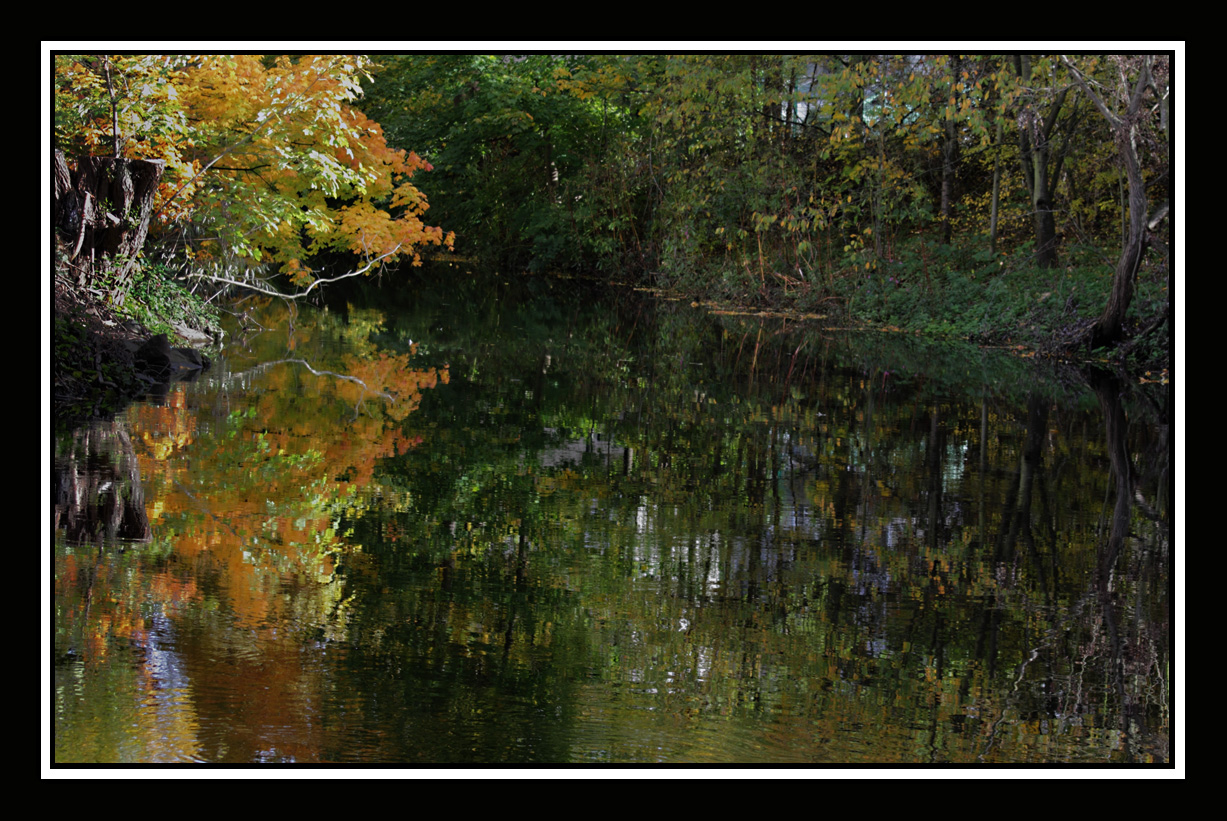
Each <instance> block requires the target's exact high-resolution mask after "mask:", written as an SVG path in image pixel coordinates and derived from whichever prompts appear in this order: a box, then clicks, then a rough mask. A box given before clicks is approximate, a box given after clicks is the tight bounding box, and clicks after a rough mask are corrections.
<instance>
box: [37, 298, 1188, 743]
mask: <svg viewBox="0 0 1227 821" xmlns="http://www.w3.org/2000/svg"><path fill="white" fill-rule="evenodd" d="M432 282H433V284H432ZM253 307H254V308H255V309H254V310H253V311H252V312H251V314H250V316H249V318H248V320H246V323H245V324H246V330H243V329H241V327H240V326H239V324H238V323H237V322H236V323H235V325H234V326H233V327H232V328H231V329H230V331H231V332H230V336H229V337H228V340H227V345H226V347H225V349H224V350H223V351H222V352H221V355H220V356H219V362H218V364H217V365H216V366H215V368H214V369H213V370H212V371H210V372H209V373H207V374H206V375H205V377H203V378H202V379H201V380H200V381H199V382H197V383H194V384H180V385H176V386H173V387H171V389H170V390H169V392H167V393H166V395H165V396H163V397H161V398H160V399H158V400H157V401H151V402H148V403H143V404H139V405H136V406H133V407H131V408H129V409H128V410H127V412H126V413H124V414H123V415H122V416H120V417H119V418H116V419H114V420H111V421H107V422H105V423H101V424H96V425H93V426H91V427H88V428H84V429H79V430H76V431H73V432H64V433H61V434H58V435H57V438H56V442H55V471H54V472H55V482H54V485H55V494H56V497H55V499H54V500H53V501H54V502H55V509H54V511H53V513H54V520H55V524H56V536H55V544H54V549H53V574H54V595H53V623H52V625H51V631H52V650H51V652H52V667H53V671H52V689H53V697H52V716H51V719H52V725H53V726H52V731H53V733H54V737H53V741H54V760H55V761H56V762H59V763H68V762H162V761H166V762H169V761H205V762H218V763H249V762H336V763H370V764H376V763H404V764H437V765H443V764H453V765H457V764H459V765H463V764H478V763H482V764H518V763H536V764H563V763H584V762H591V763H615V764H621V763H654V762H662V763H720V764H750V763H770V764H781V765H784V764H827V765H838V764H896V763H908V764H927V763H966V764H980V763H985V764H1003V763H1004V764H1021V763H1029V764H1037V763H1038V764H1052V763H1066V762H1078V763H1096V764H1127V763H1158V764H1162V763H1168V762H1169V759H1170V752H1169V740H1170V737H1171V723H1172V713H1171V708H1172V648H1171V644H1170V632H1171V625H1172V618H1173V602H1172V599H1171V595H1170V590H1171V567H1172V543H1171V537H1170V522H1171V515H1172V513H1171V508H1172V500H1171V498H1170V497H1171V488H1172V481H1173V480H1172V475H1171V473H1172V466H1171V462H1170V451H1171V447H1170V443H1169V437H1170V435H1171V434H1170V430H1171V425H1170V421H1169V418H1170V396H1169V393H1168V392H1167V387H1166V386H1162V385H1147V384H1140V385H1139V384H1121V383H1118V382H1116V381H1115V380H1113V379H1110V378H1108V377H1084V376H1083V375H1081V374H1069V373H1061V372H1056V371H1051V370H1050V369H1045V368H1044V367H1042V366H1040V365H1038V364H1036V363H1034V362H1032V361H1029V360H1025V359H1020V358H1017V357H1007V356H1004V355H1002V354H1000V353H998V352H985V351H977V350H975V349H968V348H964V347H957V346H942V345H922V344H920V343H918V342H917V341H915V340H913V339H910V338H904V337H901V336H900V335H897V334H886V333H849V332H844V331H838V330H824V329H823V327H822V324H821V322H819V321H807V322H797V321H788V320H784V319H781V318H772V317H761V316H750V315H745V316H739V315H733V314H717V315H713V314H711V313H709V312H707V311H705V310H703V309H700V308H696V307H692V306H689V305H684V304H680V303H676V302H667V301H660V300H654V299H651V298H648V297H645V296H643V295H640V294H636V293H632V292H625V291H622V292H613V293H607V292H600V291H597V290H593V289H589V288H586V287H582V286H579V285H576V284H574V283H560V282H551V281H547V280H541V279H534V280H528V281H515V282H501V281H497V280H496V281H494V282H491V281H487V280H484V279H478V278H474V277H469V276H460V275H451V276H445V277H439V276H435V277H433V280H432V278H431V277H430V276H429V275H426V274H422V275H418V276H417V278H416V280H415V281H414V282H413V284H412V286H411V287H406V288H403V289H401V290H400V291H399V292H398V293H396V294H393V293H392V292H390V291H389V290H387V289H384V290H382V291H371V292H369V293H368V295H367V296H365V297H360V296H356V297H354V298H353V301H351V302H350V303H349V304H348V305H347V306H344V307H343V308H342V309H341V310H336V309H334V310H331V311H316V310H312V309H306V308H302V309H300V310H299V311H297V312H296V313H293V314H291V313H287V311H286V309H285V308H284V307H283V306H281V305H279V304H271V305H263V306H255V304H254V303H251V302H248V303H245V305H244V308H253ZM1124 477H1128V478H1124Z"/></svg>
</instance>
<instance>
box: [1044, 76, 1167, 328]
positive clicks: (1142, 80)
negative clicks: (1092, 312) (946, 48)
mask: <svg viewBox="0 0 1227 821" xmlns="http://www.w3.org/2000/svg"><path fill="white" fill-rule="evenodd" d="M1154 60H1155V58H1154V56H1153V55H1145V56H1144V57H1142V58H1141V62H1140V64H1139V65H1138V66H1137V71H1138V76H1137V80H1136V82H1135V83H1134V84H1133V87H1132V89H1125V92H1126V95H1125V96H1127V99H1120V100H1117V101H1116V102H1117V103H1118V104H1120V105H1121V106H1122V108H1123V112H1122V113H1118V112H1117V111H1115V110H1113V109H1112V108H1111V107H1109V105H1108V103H1107V102H1106V101H1105V100H1103V99H1102V98H1101V97H1100V96H1099V95H1098V94H1097V93H1096V92H1095V90H1094V89H1093V88H1092V87H1091V85H1090V84H1089V83H1088V82H1087V81H1086V78H1084V77H1083V76H1082V72H1080V71H1079V70H1078V69H1077V68H1076V67H1075V66H1074V65H1073V64H1072V63H1070V61H1069V59H1068V58H1066V57H1062V58H1061V62H1062V63H1064V64H1065V66H1066V67H1067V68H1068V69H1069V71H1070V73H1071V74H1072V75H1073V77H1074V80H1075V82H1077V83H1078V85H1079V86H1080V87H1081V88H1082V90H1083V92H1084V93H1085V94H1086V95H1087V97H1089V98H1090V100H1091V102H1092V103H1094V104H1095V107H1096V108H1098V109H1099V112H1100V113H1101V114H1102V115H1103V116H1104V119H1106V120H1107V121H1108V123H1109V124H1110V125H1111V126H1112V131H1113V132H1114V134H1115V137H1116V147H1117V153H1118V154H1119V155H1120V159H1121V165H1123V166H1124V167H1125V177H1126V180H1127V182H1128V184H1129V230H1128V236H1127V239H1126V241H1125V244H1124V248H1123V250H1122V251H1121V256H1120V260H1119V261H1118V262H1117V263H1116V271H1115V273H1114V274H1113V276H1112V293H1111V294H1110V295H1109V297H1108V304H1107V305H1105V306H1104V309H1103V313H1102V314H1100V316H1099V319H1098V320H1097V321H1096V322H1095V325H1094V327H1093V328H1091V333H1090V343H1091V347H1092V348H1096V347H1102V346H1104V345H1113V344H1116V343H1117V342H1119V341H1120V339H1121V337H1122V336H1124V330H1125V317H1126V315H1127V314H1128V312H1129V303H1130V302H1131V301H1132V300H1133V286H1134V281H1135V279H1136V277H1137V272H1138V267H1139V266H1140V265H1141V263H1142V255H1143V254H1144V253H1145V252H1146V246H1147V243H1148V242H1149V240H1150V232H1151V231H1152V230H1154V229H1155V228H1156V227H1157V226H1158V224H1159V223H1160V222H1161V221H1162V220H1163V219H1164V217H1166V216H1167V210H1168V206H1167V204H1166V203H1165V204H1164V205H1162V206H1160V207H1159V208H1158V209H1157V210H1156V211H1155V214H1154V216H1153V217H1148V216H1147V208H1148V203H1147V197H1146V183H1145V180H1144V179H1143V178H1142V164H1141V160H1140V159H1139V156H1138V150H1139V149H1138V143H1139V142H1140V141H1141V135H1140V134H1139V129H1140V128H1141V127H1142V121H1141V117H1140V116H1139V113H1140V111H1141V107H1142V100H1143V97H1144V96H1145V93H1146V89H1147V88H1150V87H1151V83H1152V76H1151V68H1152V65H1153V63H1154ZM1124 65H1125V64H1124V62H1123V61H1122V68H1123V67H1124ZM1123 74H1124V71H1122V75H1123Z"/></svg>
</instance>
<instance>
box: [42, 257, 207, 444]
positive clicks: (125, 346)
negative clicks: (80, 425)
mask: <svg viewBox="0 0 1227 821" xmlns="http://www.w3.org/2000/svg"><path fill="white" fill-rule="evenodd" d="M52 289H53V291H52V322H51V347H50V360H51V412H52V422H53V425H54V426H55V427H56V428H57V429H60V428H65V427H71V426H73V425H74V424H76V423H77V422H79V421H82V420H84V419H89V418H99V417H103V416H107V415H110V414H113V413H116V412H118V411H119V410H121V409H122V408H123V407H124V406H125V405H127V404H128V403H130V402H131V401H133V400H134V399H136V398H138V397H140V396H143V395H144V394H146V393H148V392H149V390H150V387H151V386H153V385H155V384H158V383H159V382H161V381H165V379H166V378H167V377H166V374H165V373H164V372H162V373H159V372H158V371H159V370H160V369H159V367H158V365H157V364H155V363H153V362H151V361H150V360H149V359H148V358H146V357H138V351H139V349H140V348H141V346H142V345H143V344H145V343H146V342H148V341H149V340H150V339H152V338H154V337H156V336H157V335H158V334H159V333H166V334H167V336H168V342H169V343H170V344H172V345H174V346H186V347H189V348H198V347H206V346H207V345H210V344H212V339H211V337H210V335H209V333H208V331H206V330H204V329H208V328H211V318H210V317H207V316H197V317H184V316H182V315H180V316H178V317H173V318H172V317H169V316H161V317H158V318H157V319H158V321H156V322H154V323H150V324H153V325H155V327H153V328H151V327H149V326H148V325H147V324H145V323H142V322H139V321H137V320H135V319H133V318H131V317H130V316H125V315H123V314H121V313H120V312H119V311H116V310H115V309H114V308H112V307H111V306H109V305H107V304H106V303H105V302H103V301H101V300H99V299H97V298H95V297H94V296H93V295H92V294H90V293H89V292H88V291H86V290H84V289H81V288H78V287H75V286H74V284H73V283H72V282H71V281H70V280H69V279H68V278H67V277H63V276H58V275H57V276H53V277H52ZM193 326H196V327H193ZM161 370H163V371H164V369H161Z"/></svg>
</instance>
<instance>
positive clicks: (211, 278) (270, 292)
mask: <svg viewBox="0 0 1227 821" xmlns="http://www.w3.org/2000/svg"><path fill="white" fill-rule="evenodd" d="M400 246H401V243H397V244H396V247H395V248H393V249H392V250H391V251H388V252H387V253H386V254H381V255H380V256H377V257H375V258H374V259H373V260H371V261H370V262H368V263H367V264H366V265H364V266H362V267H361V268H359V269H357V270H355V271H350V272H349V273H347V274H341V275H340V276H338V277H332V278H331V279H317V280H315V281H314V282H312V283H311V284H310V285H308V286H307V289H306V290H305V291H301V292H299V293H297V294H283V293H281V292H280V291H278V290H276V289H270V288H263V287H261V286H259V285H254V284H252V283H250V282H242V281H240V280H237V279H230V278H229V277H222V276H216V275H214V274H190V275H189V278H194V279H205V280H208V281H210V282H220V283H222V284H224V285H237V286H238V287H240V288H247V289H249V290H252V291H255V292H256V293H260V294H265V295H266V296H275V297H277V298H278V299H301V298H303V297H305V296H306V295H307V294H309V293H311V291H312V290H314V289H315V286H317V285H327V284H328V283H330V282H338V281H340V280H342V279H349V278H350V277H356V276H358V275H359V274H365V273H366V272H367V271H369V270H371V269H372V268H374V267H375V266H376V265H377V264H378V263H379V262H381V261H383V260H385V259H387V258H388V257H390V256H392V255H393V254H395V253H396V252H397V251H399V250H400Z"/></svg>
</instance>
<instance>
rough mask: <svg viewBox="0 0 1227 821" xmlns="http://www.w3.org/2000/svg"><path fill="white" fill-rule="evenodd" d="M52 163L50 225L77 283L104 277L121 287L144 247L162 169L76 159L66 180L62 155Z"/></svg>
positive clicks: (159, 164) (144, 163) (158, 163)
mask: <svg viewBox="0 0 1227 821" xmlns="http://www.w3.org/2000/svg"><path fill="white" fill-rule="evenodd" d="M52 162H53V180H54V185H55V191H54V196H55V224H56V226H57V227H58V228H59V229H60V232H61V236H62V237H64V238H65V239H66V241H67V245H68V248H67V256H68V258H69V260H70V261H71V262H72V263H73V267H74V268H75V269H76V270H77V272H78V274H79V278H80V280H81V282H82V283H83V284H88V283H90V282H92V281H93V280H94V278H95V277H97V276H98V275H99V274H101V273H103V272H104V271H109V272H111V273H112V274H114V276H115V277H116V280H117V283H118V284H121V285H122V284H124V283H125V282H126V281H127V280H128V279H129V278H131V276H132V274H133V272H134V271H135V268H136V258H137V254H138V253H139V252H140V250H141V247H142V246H143V245H144V244H145V236H146V234H148V232H149V220H150V217H151V216H152V213H153V204H154V198H155V196H156V195H157V190H158V182H159V181H160V180H161V179H162V172H163V171H164V170H165V168H166V163H165V162H164V161H162V160H128V159H122V158H120V159H116V158H114V157H80V158H79V159H78V160H77V172H76V173H75V174H72V173H70V172H69V170H68V163H67V162H66V161H65V159H64V154H63V152H60V151H56V152H55V155H54V158H53V160H52ZM124 292H125V289H123V288H120V289H119V293H124Z"/></svg>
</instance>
